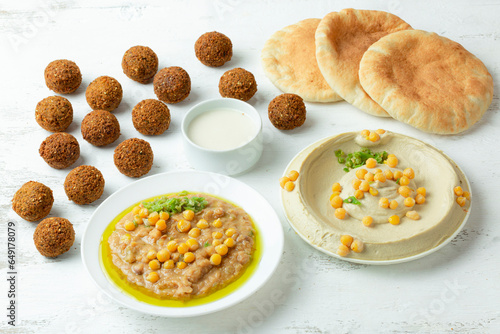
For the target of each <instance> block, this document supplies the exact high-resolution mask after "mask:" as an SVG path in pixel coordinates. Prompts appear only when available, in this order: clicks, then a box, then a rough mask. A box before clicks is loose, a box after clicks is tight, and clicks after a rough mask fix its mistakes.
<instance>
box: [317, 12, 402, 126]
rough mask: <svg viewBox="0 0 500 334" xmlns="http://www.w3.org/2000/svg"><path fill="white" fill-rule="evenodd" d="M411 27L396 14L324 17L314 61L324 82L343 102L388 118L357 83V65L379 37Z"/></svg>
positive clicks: (370, 13)
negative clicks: (316, 62)
mask: <svg viewBox="0 0 500 334" xmlns="http://www.w3.org/2000/svg"><path fill="white" fill-rule="evenodd" d="M405 29H411V26H410V25H409V24H408V23H406V22H405V21H403V20H401V19H400V18H399V17H397V16H396V15H393V14H390V13H386V12H382V11H375V10H355V9H352V8H349V9H343V10H341V11H340V12H332V13H329V14H327V15H326V16H325V17H324V18H323V19H322V20H321V22H320V24H319V25H318V29H317V30H316V59H317V61H318V66H319V69H320V70H321V73H322V74H323V77H324V78H325V80H326V82H327V83H328V84H329V85H330V87H332V88H333V90H335V91H336V92H337V93H338V94H339V95H340V96H341V97H342V98H343V99H344V100H346V101H347V102H349V103H350V104H352V105H354V106H355V107H357V108H359V109H361V110H363V111H365V112H367V113H369V114H372V115H375V116H381V117H389V115H388V114H387V112H385V110H384V109H383V108H382V107H380V106H379V105H378V104H377V103H376V102H375V101H373V100H372V99H371V98H370V97H369V96H368V94H366V92H365V91H364V90H363V88H362V87H361V84H360V83H359V78H358V70H359V62H360V60H361V58H362V57H363V54H364V53H365V51H366V50H367V49H368V47H369V46H370V45H372V44H373V43H374V42H376V41H377V40H379V39H380V38H381V37H383V36H385V35H387V34H390V33H393V32H396V31H400V30H405Z"/></svg>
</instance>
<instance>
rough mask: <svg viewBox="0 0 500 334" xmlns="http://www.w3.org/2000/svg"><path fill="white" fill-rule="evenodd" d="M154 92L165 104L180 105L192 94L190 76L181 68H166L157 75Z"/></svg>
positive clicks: (154, 81)
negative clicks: (179, 103)
mask: <svg viewBox="0 0 500 334" xmlns="http://www.w3.org/2000/svg"><path fill="white" fill-rule="evenodd" d="M153 85H154V91H155V94H156V96H157V97H158V99H159V100H161V101H163V102H165V103H178V102H181V101H182V100H184V99H185V98H186V97H188V95H189V93H190V92H191V79H190V78H189V74H188V73H187V72H186V71H185V70H184V69H183V68H181V67H178V66H172V67H165V68H163V69H161V70H160V71H159V72H158V73H156V75H155V78H154V80H153Z"/></svg>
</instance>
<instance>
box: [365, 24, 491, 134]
mask: <svg viewBox="0 0 500 334" xmlns="http://www.w3.org/2000/svg"><path fill="white" fill-rule="evenodd" d="M359 77H360V81H361V84H362V86H363V88H364V89H365V90H366V92H368V94H369V95H370V96H371V97H372V98H373V99H374V100H375V101H377V103H378V104H380V105H381V106H382V107H383V108H384V109H385V110H387V112H388V113H389V114H390V115H391V116H392V117H394V118H395V119H397V120H399V121H402V122H405V123H407V124H409V125H411V126H413V127H415V128H418V129H420V130H423V131H426V132H431V133H439V134H453V133H458V132H462V131H464V130H466V129H468V128H469V127H470V126H471V125H473V124H474V123H476V122H477V121H478V120H479V119H480V118H481V116H482V115H483V114H484V112H485V111H486V110H487V109H488V107H489V106H490V104H491V100H492V97H493V79H492V77H491V75H490V73H488V70H487V69H486V67H485V66H484V64H483V63H482V62H481V61H480V60H479V59H478V58H476V57H475V56H474V55H473V54H471V53H470V52H468V51H467V50H466V49H465V48H464V47H463V46H462V45H460V44H458V43H456V42H454V41H452V40H449V39H448V38H445V37H442V36H439V35H437V34H435V33H431V32H426V31H422V30H408V31H400V32H396V33H394V34H391V35H388V36H385V37H383V38H381V39H380V40H379V41H378V42H376V43H374V44H373V45H372V46H370V48H369V49H368V51H366V52H365V54H364V56H363V58H362V60H361V64H360V69H359Z"/></svg>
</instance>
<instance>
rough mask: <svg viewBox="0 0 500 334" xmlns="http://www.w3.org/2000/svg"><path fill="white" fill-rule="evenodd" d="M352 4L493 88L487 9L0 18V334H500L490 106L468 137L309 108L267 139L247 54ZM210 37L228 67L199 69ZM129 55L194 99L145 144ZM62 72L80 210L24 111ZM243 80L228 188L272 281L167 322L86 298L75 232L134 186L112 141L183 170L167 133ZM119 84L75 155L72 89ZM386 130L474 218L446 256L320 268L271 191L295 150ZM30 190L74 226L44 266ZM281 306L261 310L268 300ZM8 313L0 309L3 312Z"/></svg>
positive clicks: (324, 4) (492, 6) (498, 27)
mask: <svg viewBox="0 0 500 334" xmlns="http://www.w3.org/2000/svg"><path fill="white" fill-rule="evenodd" d="M347 7H355V8H363V9H365V8H366V9H379V10H385V11H390V12H392V13H394V14H397V15H399V16H400V17H401V18H403V19H404V20H406V21H407V22H408V23H409V24H411V25H412V26H413V27H414V28H418V29H424V30H429V31H435V32H437V33H439V34H442V35H444V36H446V37H448V38H451V39H453V40H456V41H458V42H459V43H462V44H463V45H464V46H465V47H466V48H467V49H468V50H469V51H471V52H472V53H474V54H476V55H477V56H478V57H479V58H480V59H481V60H482V61H483V62H484V63H485V65H486V66H487V67H488V69H489V71H490V73H492V75H493V78H494V82H495V87H498V83H499V82H498V72H499V66H500V56H499V55H500V20H498V13H499V12H500V2H499V1H492V0H489V1H488V0H478V1H467V0H460V1H457V0H453V1H452V0H446V1H411V2H410V1H397V0H396V1H368V0H367V1H346V0H339V1H264V0H261V1H241V0H215V1H195V0H186V1H124V2H121V1H109V2H106V3H105V4H104V3H103V2H102V1H96V0H92V1H67V2H66V1H36V0H30V1H23V2H18V1H16V2H8V3H7V2H5V1H4V2H3V3H2V5H1V6H0V32H1V34H0V43H1V44H0V46H1V48H0V49H1V50H2V52H0V64H2V66H1V67H0V73H1V75H0V96H1V105H0V121H1V125H0V145H1V147H0V157H1V159H0V171H1V175H0V176H1V179H0V181H1V185H2V191H1V192H0V198H1V201H0V215H1V217H2V220H1V222H0V244H2V245H4V244H6V240H7V227H6V226H7V222H8V221H13V222H16V224H17V262H18V264H17V268H18V271H19V278H20V279H19V282H18V286H17V290H18V299H17V302H18V307H19V309H18V322H17V326H16V327H12V326H9V325H8V324H7V321H6V317H5V315H4V313H5V314H6V310H5V307H6V306H5V305H7V304H6V303H7V298H6V293H7V288H8V287H7V283H6V281H5V279H4V277H6V276H7V271H8V270H7V254H6V246H2V247H1V249H0V277H2V279H1V280H0V281H1V282H2V283H0V295H1V296H2V297H1V299H0V301H1V308H2V309H3V310H4V311H2V313H0V316H1V319H2V320H1V321H0V332H2V333H110V334H111V333H132V332H140V333H180V332H183V333H234V332H239V333H375V332H384V333H427V332H429V333H498V332H499V331H500V302H499V300H500V288H499V284H498V283H499V280H500V261H499V260H498V254H499V253H500V224H499V223H498V215H499V210H498V207H499V205H498V201H499V196H498V191H499V189H500V172H499V168H500V158H499V156H500V154H499V153H500V150H499V146H498V138H499V128H500V117H499V109H500V106H499V99H498V94H495V96H494V100H493V103H492V105H491V107H490V109H489V110H488V111H487V113H486V114H485V115H484V117H483V118H482V119H481V120H480V121H479V122H478V124H477V125H476V126H474V127H473V128H472V129H470V130H469V131H467V132H466V133H463V134H460V135H455V136H437V135H431V134H426V133H423V132H421V131H418V130H416V129H413V128H411V127H409V126H406V125H404V124H402V123H399V122H397V121H395V120H392V119H380V118H375V117H372V116H369V115H367V114H364V113H362V112H361V111H359V110H357V109H355V108H354V107H352V106H350V105H349V104H347V103H344V102H340V103H336V104H325V105H323V104H313V103H309V104H307V111H308V113H307V121H306V123H305V124H304V126H302V127H301V128H299V129H296V130H294V131H290V132H282V131H278V130H276V129H275V128H274V127H273V126H272V125H271V124H270V122H269V121H268V119H267V105H268V103H269V101H270V100H271V99H272V98H273V97H274V96H276V95H278V94H280V92H279V91H278V90H277V89H276V88H275V87H274V86H273V85H272V84H271V83H270V81H269V80H268V79H267V78H266V77H265V75H264V73H263V71H262V69H261V67H260V61H259V56H260V49H261V47H262V45H263V43H264V42H265V40H266V39H267V38H268V37H269V36H270V35H271V34H272V33H273V32H274V31H276V30H278V29H280V28H282V27H284V26H286V25H289V24H292V23H295V22H297V21H299V20H302V19H305V18H309V17H318V18H321V17H322V16H324V15H325V14H327V13H328V12H330V11H336V10H340V9H342V8H347ZM214 30H216V31H220V32H223V33H225V34H226V35H228V36H229V37H230V38H231V39H232V42H233V45H234V56H233V60H232V61H231V62H230V63H228V64H226V65H224V66H223V67H222V68H208V67H205V66H203V65H202V64H201V63H200V62H199V61H198V60H197V59H196V57H195V55H194V50H193V46H194V42H195V41H196V39H197V38H198V37H199V36H200V35H201V34H202V33H204V32H207V31H214ZM133 45H148V46H150V47H151V48H152V49H153V50H155V52H156V53H157V54H158V56H159V59H160V68H161V67H166V66H173V65H178V66H182V67H183V68H185V69H186V70H187V71H188V72H189V74H190V76H191V80H192V93H191V95H190V96H189V98H188V99H187V100H186V101H185V102H182V103H180V104H178V105H172V106H169V108H170V111H171V114H172V123H171V126H170V128H169V130H168V131H167V132H166V133H165V134H164V135H161V136H158V137H154V138H152V137H147V138H146V137H144V136H142V135H140V134H139V133H138V132H136V131H135V129H134V128H133V126H132V122H131V115H130V112H131V109H132V107H133V106H134V105H135V104H136V103H138V102H139V101H140V100H142V99H145V98H155V95H154V93H153V87H152V84H149V85H140V84H138V83H135V82H132V81H131V80H129V79H128V78H127V77H126V76H125V75H124V74H123V73H122V70H121V66H120V64H121V57H122V55H123V53H124V52H125V50H127V49H128V48H129V47H130V46H133ZM61 58H66V59H72V60H74V61H75V62H76V63H77V64H78V65H79V66H80V69H81V70H82V73H83V82H82V85H81V87H80V88H79V89H78V90H77V92H76V93H75V94H72V95H70V96H69V99H70V101H71V103H72V104H73V108H74V112H75V113H74V122H73V124H72V125H71V126H70V128H69V129H68V131H69V132H70V133H71V134H73V135H74V136H75V137H76V138H77V139H78V140H79V142H80V146H81V157H80V159H79V160H78V162H77V164H90V165H94V166H96V167H97V168H99V169H100V170H101V171H102V173H103V174H104V177H105V179H106V188H105V193H104V195H103V197H102V198H101V199H100V200H99V201H97V202H95V203H92V204H91V205H86V206H77V205H75V204H73V203H72V202H70V201H68V199H67V198H66V195H65V194H64V190H63V186H62V184H63V181H64V178H65V176H66V174H67V173H68V171H69V169H67V170H55V169H52V168H50V167H49V166H48V165H46V164H45V163H44V161H43V160H42V159H41V158H40V156H39V155H38V147H39V145H40V143H41V142H42V141H43V139H44V138H45V137H46V136H48V135H49V133H48V132H47V131H45V130H43V129H41V128H40V127H39V126H38V124H37V123H36V122H35V118H34V109H35V106H36V104H37V102H38V101H39V100H41V99H43V98H44V97H46V96H49V95H53V93H52V92H51V91H49V90H48V89H47V87H46V86H45V83H44V79H43V71H44V69H45V66H46V65H47V64H48V63H49V62H50V61H52V60H54V59H61ZM234 67H243V68H245V69H247V70H249V71H251V72H253V73H254V75H255V77H256V79H257V82H258V92H257V94H256V96H255V97H254V98H253V99H252V100H251V101H250V103H251V104H252V105H254V106H255V107H256V108H257V110H258V111H259V112H260V114H261V116H262V119H263V123H264V133H265V140H266V146H265V151H264V154H263V156H262V158H261V160H260V161H259V163H258V165H257V166H256V167H255V168H254V169H253V170H252V171H251V172H249V173H247V174H244V175H242V176H239V177H237V178H238V179H239V180H241V181H243V182H246V183H247V184H249V185H251V186H252V187H254V188H255V189H257V190H258V191H259V192H260V193H262V194H264V195H265V197H266V198H267V200H268V201H269V202H270V203H271V205H272V206H273V207H274V209H275V210H276V211H277V213H278V214H279V216H280V219H281V222H282V224H283V228H284V231H285V250H284V254H283V258H282V261H281V263H280V266H279V268H278V270H277V272H276V274H275V275H274V276H273V277H272V278H271V280H270V281H269V282H268V283H267V284H266V285H265V286H264V287H263V288H262V289H261V290H260V291H259V292H258V293H256V294H255V295H253V296H252V297H251V298H249V299H248V300H246V301H244V302H242V303H240V304H238V305H236V306H234V307H232V308H231V309H228V310H225V311H222V312H219V313H215V314H211V315H207V316H202V317H198V318H194V319H168V318H160V317H154V316H149V315H145V314H141V313H137V312H135V311H132V310H129V309H127V308H124V307H122V306H120V305H118V304H116V303H115V302H113V301H112V300H110V299H109V298H108V297H107V296H106V295H104V294H103V293H102V292H100V291H99V290H98V288H97V287H96V286H95V285H94V284H93V282H92V281H91V279H90V277H89V276H88V274H87V273H86V272H85V269H84V268H83V265H82V261H81V258H80V241H81V238H82V234H83V231H84V229H85V227H86V224H87V221H88V219H89V217H90V215H91V214H92V213H93V211H94V210H95V208H96V207H97V206H98V205H99V204H100V203H102V201H103V200H104V199H105V198H106V197H107V196H109V195H110V194H112V193H113V192H115V191H116V190H118V189H119V188H121V187H122V186H124V185H127V184H129V183H130V182H133V181H134V180H132V179H130V178H127V177H126V176H123V175H121V174H120V173H119V172H118V171H117V170H116V168H115V167H114V165H113V160H112V154H113V150H114V148H115V147H116V145H117V144H118V142H120V141H122V140H124V139H126V138H131V137H139V138H145V139H147V140H148V141H149V142H150V143H151V145H152V147H153V150H154V152H155V161H154V165H153V169H152V170H151V172H150V175H151V174H157V173H161V172H166V171H174V170H178V169H184V168H190V166H189V164H188V163H187V161H186V158H185V157H184V155H183V151H182V145H181V133H180V124H181V121H182V117H183V115H184V114H185V113H186V111H187V110H188V109H189V108H190V107H191V106H193V105H194V104H196V103H198V102H201V101H203V100H206V99H209V98H215V97H218V96H219V95H218V88H217V84H218V80H219V78H220V76H221V75H222V73H223V72H224V71H226V70H228V69H231V68H234ZM100 75H110V76H112V77H115V78H116V79H118V80H119V81H120V83H121V84H122V86H123V89H124V98H123V101H122V103H121V105H120V107H119V108H118V109H117V110H116V111H115V112H114V114H115V115H116V116H117V118H118V120H119V121H120V124H121V127H122V131H121V133H122V135H121V137H120V139H119V141H117V142H116V143H114V144H112V145H109V146H107V147H104V148H96V147H93V146H92V145H90V144H89V143H87V142H85V141H84V140H83V139H82V137H81V133H80V129H79V127H80V123H81V121H82V119H83V117H84V116H85V114H86V113H87V112H89V111H90V108H89V107H88V105H87V104H86V101H85V96H84V95H85V94H84V93H85V88H86V86H87V85H88V84H89V83H90V81H92V80H93V79H94V78H96V77H98V76H100ZM364 128H370V129H376V128H385V129H389V130H391V131H395V132H401V133H405V134H408V135H411V136H413V137H416V138H419V139H421V140H424V141H426V142H428V143H430V144H432V145H435V146H436V147H438V148H439V149H441V150H443V151H444V152H445V153H446V154H448V155H449V156H450V157H451V158H452V159H454V160H455V162H456V163H457V164H458V165H459V166H461V168H462V169H463V170H464V172H465V173H466V174H467V175H468V177H469V180H470V182H471V185H472V192H473V196H474V198H473V210H472V214H471V216H470V219H469V221H468V223H467V225H466V227H465V229H464V230H463V231H462V232H461V233H460V234H459V235H458V236H457V237H456V238H455V239H454V240H453V241H452V243H451V244H450V245H448V246H447V247H445V248H443V249H442V250H440V251H438V252H437V253H434V254H432V255H430V256H428V257H426V258H423V259H421V260H418V261H414V262H410V263H405V264H401V265H394V266H387V267H378V266H366V265H354V264H350V263H347V262H343V261H339V260H336V259H333V258H330V257H328V256H326V255H323V254H321V253H319V252H317V251H315V250H314V249H313V248H311V247H310V246H308V245H307V244H306V243H304V242H303V241H302V240H301V239H300V238H299V237H298V236H297V235H296V234H295V233H294V231H293V230H292V229H291V228H290V227H289V225H288V223H287V221H286V219H285V217H284V215H283V213H282V209H281V205H280V200H279V187H278V186H277V180H278V178H279V177H280V176H281V173H282V172H283V170H284V168H285V166H286V165H287V164H288V162H289V161H290V159H292V157H293V156H294V155H295V154H296V153H297V152H299V151H300V150H301V149H302V148H304V147H305V146H307V145H309V144H311V143H312V142H314V141H316V140H318V139H321V138H323V137H326V136H328V135H332V134H335V133H340V132H345V131H351V130H360V129H364ZM28 180H37V181H40V182H42V183H44V184H46V185H47V186H49V187H50V188H52V189H53V191H54V197H55V204H54V207H53V209H52V212H51V216H62V217H66V218H68V219H69V220H70V221H71V222H72V223H73V224H74V226H75V230H76V240H75V243H74V246H73V247H72V248H71V250H70V251H69V252H68V253H66V254H64V255H63V256H60V257H58V258H57V259H47V258H44V257H42V256H41V255H40V254H39V253H38V252H37V251H36V249H35V246H34V244H33V240H32V235H33V231H34V230H35V227H36V225H35V224H34V223H29V222H26V221H23V220H22V219H20V218H19V217H18V216H17V215H16V214H15V213H14V212H13V211H12V209H11V208H10V201H11V198H12V196H13V194H14V192H15V191H16V190H17V189H18V188H19V187H20V186H21V185H22V184H23V183H24V182H26V181H28ZM273 294H275V295H282V298H278V299H277V300H273V299H271V298H270V296H271V295H273ZM4 306H5V307H4Z"/></svg>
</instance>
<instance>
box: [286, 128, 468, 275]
mask: <svg viewBox="0 0 500 334" xmlns="http://www.w3.org/2000/svg"><path fill="white" fill-rule="evenodd" d="M345 134H347V133H341V134H338V135H334V136H331V137H326V138H323V139H321V140H318V141H316V142H315V143H312V144H311V145H309V146H307V147H306V148H304V149H303V150H302V151H300V152H299V153H298V154H297V155H296V156H295V157H294V158H293V159H292V160H291V161H290V163H289V164H288V166H287V167H286V168H285V171H284V173H283V176H285V175H286V174H287V173H288V172H289V171H290V170H293V169H295V170H298V171H299V169H300V167H301V166H303V165H304V164H305V163H306V162H307V161H308V160H309V155H308V154H310V153H311V151H312V150H315V151H316V150H318V151H319V153H318V154H327V153H331V156H332V159H336V157H335V155H334V153H333V151H332V152H327V151H328V150H331V149H332V148H331V147H330V146H328V145H330V143H335V142H336V141H337V139H338V138H339V137H340V136H342V135H345ZM404 137H407V138H409V139H410V140H412V141H415V142H420V143H423V142H422V141H420V140H418V139H415V138H412V137H408V136H404ZM318 144H319V145H318ZM423 144H425V143H423ZM425 145H428V144H425ZM316 146H318V147H316ZM429 146H430V147H431V148H432V149H434V150H435V151H437V152H439V153H440V154H441V155H442V156H444V157H445V158H446V159H448V160H449V161H450V163H451V164H452V165H453V167H454V168H455V170H456V172H457V175H459V179H460V180H462V181H463V182H464V184H463V185H462V186H463V188H464V190H467V191H469V192H471V187H470V184H469V180H468V179H467V176H466V175H465V173H464V172H463V171H462V170H461V169H460V167H459V166H458V165H457V164H456V163H455V162H454V161H453V160H451V158H450V157H448V156H447V155H446V154H444V153H443V152H442V151H440V150H438V149H437V148H435V147H433V146H432V145H429ZM306 155H307V156H306ZM304 156H306V158H305V159H303V158H304ZM343 167H344V166H342V165H340V164H339V165H338V168H343ZM299 177H300V178H307V175H302V173H301V174H300V176H299ZM325 187H328V188H330V187H331V184H330V183H328V182H325ZM297 188H298V187H296V190H295V191H298V192H299V193H298V194H297V196H300V197H302V194H300V191H301V190H297ZM285 196H291V193H289V192H286V191H284V190H283V191H282V192H281V204H282V208H283V211H284V214H285V217H286V218H287V221H288V223H289V224H290V226H291V227H292V228H293V229H294V231H295V232H296V233H297V234H298V235H299V236H300V237H301V238H302V239H303V240H304V241H305V242H307V243H308V244H309V245H311V246H312V247H314V248H315V249H317V250H319V251H321V252H323V253H325V254H328V255H330V256H332V257H335V258H338V259H341V260H344V261H348V262H353V263H360V264H370V265H389V264H397V263H403V262H408V261H413V260H417V259H420V258H422V257H424V256H427V255H429V254H431V253H434V252H435V251H437V250H439V249H441V248H443V247H444V246H445V245H447V244H448V243H449V242H450V241H451V240H453V238H454V237H455V236H456V235H457V234H458V233H459V232H460V231H461V230H462V229H463V227H464V225H465V223H466V222H467V219H468V218H469V216H470V211H471V207H472V205H471V204H472V203H470V204H469V207H468V210H467V213H466V214H465V216H464V217H463V220H462V222H461V223H460V225H459V226H458V227H457V229H456V230H455V231H454V232H453V233H452V234H451V235H450V236H449V237H447V238H446V239H445V240H443V241H442V242H441V243H440V244H439V245H437V246H435V247H434V248H431V249H429V250H426V251H423V252H420V253H418V254H415V255H412V256H408V257H402V258H397V259H390V260H365V259H359V258H351V257H349V256H346V257H342V256H340V255H338V254H337V253H335V252H334V251H331V250H328V249H325V248H323V247H321V246H319V245H316V244H315V243H314V242H312V240H311V239H310V238H309V237H308V236H307V235H305V234H304V233H302V232H301V226H300V224H301V220H303V218H304V217H307V216H308V215H312V216H318V215H317V213H316V212H314V210H313V209H312V208H311V207H304V208H301V210H303V211H302V212H303V214H291V212H290V207H287V205H285V200H284V197H285ZM471 196H472V195H471ZM289 206H290V205H289Z"/></svg>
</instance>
